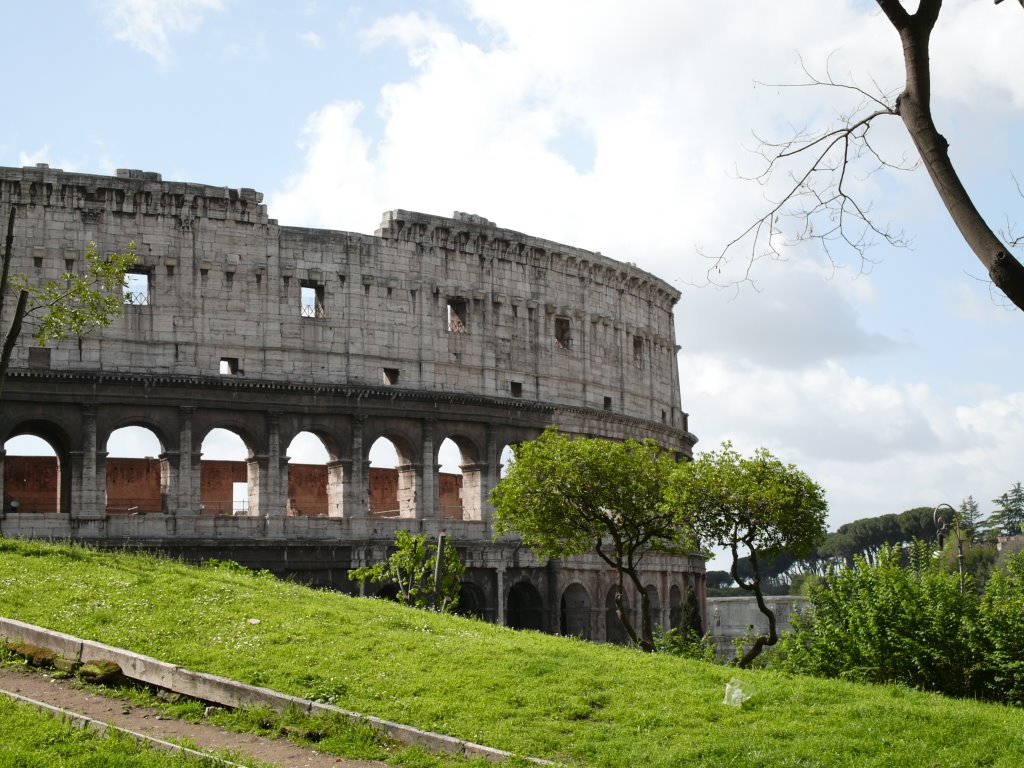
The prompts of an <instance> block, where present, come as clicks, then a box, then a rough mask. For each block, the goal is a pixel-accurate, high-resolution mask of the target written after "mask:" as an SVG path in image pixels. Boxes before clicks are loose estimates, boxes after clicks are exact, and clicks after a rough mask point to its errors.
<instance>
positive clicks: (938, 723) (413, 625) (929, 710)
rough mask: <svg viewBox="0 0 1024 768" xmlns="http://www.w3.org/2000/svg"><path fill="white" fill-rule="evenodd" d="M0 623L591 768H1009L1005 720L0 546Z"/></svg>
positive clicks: (1018, 716) (131, 559)
mask: <svg viewBox="0 0 1024 768" xmlns="http://www.w3.org/2000/svg"><path fill="white" fill-rule="evenodd" d="M0 614H3V615H6V616H10V617H12V618H16V619H20V620H22V621H27V622H31V623H35V624H41V625H44V626H47V627H50V628H52V629H56V630H60V631H63V632H68V633H70V634H75V635H80V636H84V637H87V638H91V639H95V640H99V641H101V642H105V643H109V644H112V645H118V646H123V647H126V648H130V649H132V650H134V651H137V652H140V653H144V654H148V655H151V656H155V657H157V658H160V659H163V660H165V661H169V662H173V663H176V664H180V665H183V666H186V667H189V668H191V669H195V670H200V671H204V672H211V673H214V674H219V675H224V676H227V677H231V678H235V679H238V680H242V681H244V682H248V683H253V684H257V685H264V686H268V687H271V688H274V689H277V690H280V691H284V692H287V693H291V694H295V695H299V696H305V697H310V698H320V699H323V700H328V701H331V702H332V703H335V704H337V705H339V706H341V707H345V708H348V709H353V710H357V711H359V712H364V713H367V714H372V715H377V716H379V717H384V718H387V719H391V720H396V721H399V722H403V723H408V724H410V725H414V726H417V727H420V728H426V729H428V730H433V731H439V732H442V733H447V734H451V735H454V736H458V737H460V738H464V739H469V740H471V741H476V742H480V743H483V744H487V745H489V746H494V747H499V748H503V749H509V750H512V751H514V752H517V753H519V754H525V755H532V756H536V757H546V758H552V759H557V760H562V761H566V762H578V763H583V764H588V765H593V766H643V768H657V767H659V766H678V765H691V764H692V765H703V766H726V765H728V766H773V768H774V767H775V766H850V765H857V766H917V765H922V766H943V767H946V766H959V765H964V766H968V765H985V766H1007V767H1008V768H1009V766H1019V765H1024V711H1022V710H1019V709H1013V708H1009V707H1002V706H998V705H992V704H982V703H977V702H973V701H957V700H950V699H944V698H942V697H940V696H936V695H932V694H925V693H920V692H916V691H910V690H905V689H902V688H898V687H891V686H889V687H878V686H867V685H857V684H851V683H844V682H841V681H824V680H815V679H810V678H800V677H787V676H783V675H780V674H777V673H770V672H753V671H751V672H739V671H737V670H734V669H729V668H724V667H719V666H714V665H710V664H704V663H701V662H693V661H688V660H684V659H679V658H674V657H669V656H663V655H656V656H651V655H645V654H641V653H639V652H637V651H633V650H630V649H625V648H618V647H612V646H601V645H595V644H589V643H584V642H580V641H575V640H570V639H564V638H557V637H550V636H546V635H541V634H536V633H528V632H513V631H510V630H507V629H504V628H501V627H497V626H493V625H489V624H485V623H481V622H475V621H470V620H466V619H459V618H452V617H445V616H438V615H435V614H431V613H426V612H421V611H415V610H411V609H405V608H402V607H400V606H398V605H394V604H391V603H386V602H381V601H375V600H361V599H355V598H349V597H345V596H343V595H338V594H333V593H327V592H316V591H312V590H309V589H306V588H304V587H300V586H298V585H295V584H289V583H284V582H279V581H276V580H274V579H273V578H270V577H266V576H263V577H261V576H258V575H251V574H248V573H241V572H238V570H236V569H230V568H202V569H198V568H193V567H190V566H186V565H183V564H180V563H176V562H173V561H167V560H158V559H153V558H147V557H139V556H135V555H128V554H110V553H100V552H95V551H92V550H88V549H84V548H72V547H66V546H58V547H54V546H49V545H44V544H39V543H25V542H15V541H10V540H0ZM249 619H258V620H259V623H250V622H249ZM734 676H735V677H738V678H739V679H740V680H741V682H742V683H743V685H744V687H746V688H749V689H751V690H752V691H753V693H754V695H753V697H752V698H751V699H750V700H749V701H748V702H747V703H746V704H745V705H744V706H743V707H742V708H741V709H736V708H733V707H729V706H726V705H724V704H723V703H722V698H723V696H724V692H725V684H726V682H727V681H728V680H729V679H730V678H731V677H734Z"/></svg>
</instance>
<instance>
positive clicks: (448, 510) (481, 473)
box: [435, 430, 488, 520]
mask: <svg viewBox="0 0 1024 768" xmlns="http://www.w3.org/2000/svg"><path fill="white" fill-rule="evenodd" d="M453 447H454V449H455V450H457V452H458V466H457V468H452V467H445V466H444V463H443V462H442V459H443V458H444V454H445V453H446V450H445V449H446V448H448V449H451V448H453ZM436 450H437V457H436V461H435V466H437V467H438V470H439V471H438V477H437V492H438V510H439V511H440V514H441V518H442V519H449V520H483V519H484V506H485V504H486V494H487V493H488V489H487V487H486V486H487V482H486V468H487V464H486V461H484V460H483V451H482V450H481V448H480V444H479V442H478V441H477V440H476V439H475V438H473V437H471V436H470V435H468V434H466V433H465V432H463V431H459V430H450V431H447V432H445V433H443V434H442V435H441V439H440V440H439V441H438V442H437V449H436ZM448 453H451V451H448Z"/></svg>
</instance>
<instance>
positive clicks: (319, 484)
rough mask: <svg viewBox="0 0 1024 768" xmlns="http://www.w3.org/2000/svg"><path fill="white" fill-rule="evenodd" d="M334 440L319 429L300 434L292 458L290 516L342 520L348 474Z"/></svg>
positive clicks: (291, 444)
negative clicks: (328, 517) (333, 446)
mask: <svg viewBox="0 0 1024 768" xmlns="http://www.w3.org/2000/svg"><path fill="white" fill-rule="evenodd" d="M333 444H334V441H333V439H332V438H331V437H330V436H329V435H326V434H325V433H321V432H320V431H318V430H302V431H299V432H296V433H295V435H294V436H293V437H292V439H291V440H290V441H289V442H288V446H287V449H286V450H285V453H286V455H287V456H288V489H287V490H288V493H287V496H286V499H287V501H286V506H287V509H286V514H287V515H288V516H289V517H325V516H330V517H340V516H341V510H342V498H343V486H344V474H343V472H342V471H341V464H340V462H339V461H338V451H337V449H336V448H335V449H334V450H332V445H333Z"/></svg>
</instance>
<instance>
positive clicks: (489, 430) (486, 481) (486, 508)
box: [463, 424, 501, 523]
mask: <svg viewBox="0 0 1024 768" xmlns="http://www.w3.org/2000/svg"><path fill="white" fill-rule="evenodd" d="M499 450H500V448H499V447H498V446H497V445H496V440H495V437H494V425H493V424H488V425H487V427H486V430H485V433H484V456H486V457H487V461H486V463H485V464H484V465H483V468H482V471H483V474H482V483H481V484H482V486H483V487H482V488H481V493H480V495H481V498H480V517H479V519H480V520H483V521H484V522H485V523H489V522H491V519H492V518H493V517H494V507H493V505H492V504H491V491H493V490H494V486H496V485H497V484H498V483H499V482H500V481H501V469H500V468H501V454H499V452H498V451H499ZM463 482H465V480H463ZM463 509H465V506H463ZM463 517H466V515H465V514H464V515H463Z"/></svg>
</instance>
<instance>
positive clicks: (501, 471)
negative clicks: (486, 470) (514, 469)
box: [498, 445, 514, 479]
mask: <svg viewBox="0 0 1024 768" xmlns="http://www.w3.org/2000/svg"><path fill="white" fill-rule="evenodd" d="M513 458H514V454H513V452H512V446H511V445H506V446H505V447H504V448H502V449H501V454H500V456H499V457H498V477H499V479H501V478H504V477H505V475H507V474H508V470H509V467H511V466H512V460H513Z"/></svg>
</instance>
